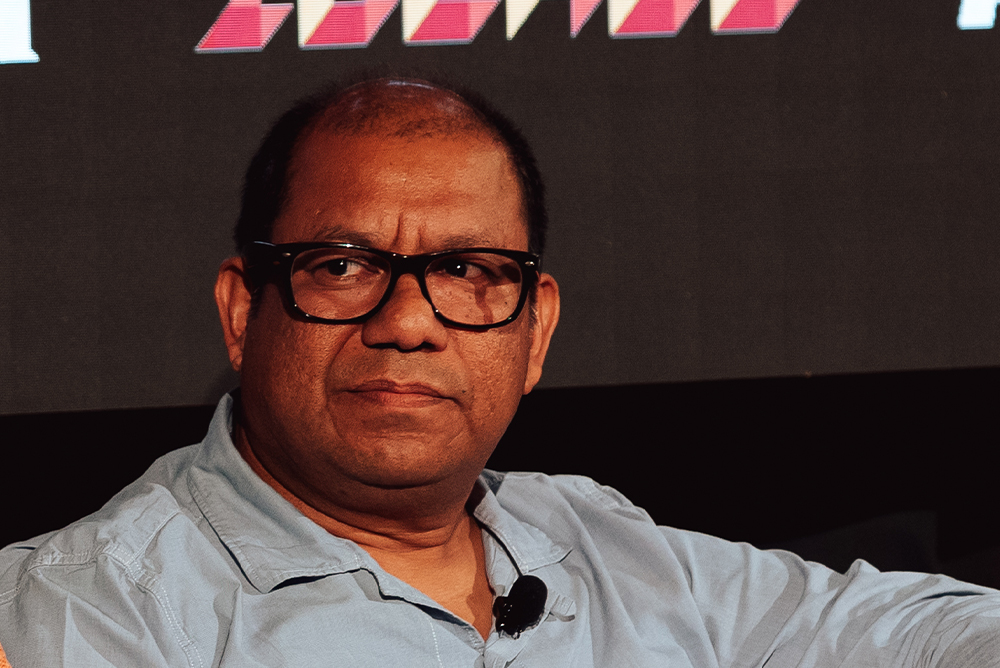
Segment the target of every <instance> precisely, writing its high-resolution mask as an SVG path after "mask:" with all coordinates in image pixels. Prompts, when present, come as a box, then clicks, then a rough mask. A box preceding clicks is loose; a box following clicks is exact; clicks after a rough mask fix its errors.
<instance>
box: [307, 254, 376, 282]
mask: <svg viewBox="0 0 1000 668" xmlns="http://www.w3.org/2000/svg"><path fill="white" fill-rule="evenodd" d="M363 270H364V266H363V265H362V264H361V263H360V262H358V261H356V260H352V259H349V258H346V257H340V258H337V259H335V260H328V261H326V262H323V263H322V264H320V265H318V266H316V267H313V269H312V271H313V272H316V273H325V274H329V275H330V276H340V277H350V276H356V275H358V274H359V273H360V272H361V271H363Z"/></svg>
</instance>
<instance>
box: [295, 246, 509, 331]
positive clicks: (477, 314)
mask: <svg viewBox="0 0 1000 668" xmlns="http://www.w3.org/2000/svg"><path fill="white" fill-rule="evenodd" d="M390 277H391V267H390V264H389V262H388V261H387V260H386V259H385V258H382V257H379V256H378V255H374V254H373V253H369V252H367V251H364V250H359V249H352V248H317V249H313V250H308V251H305V252H303V253H300V254H299V255H298V256H297V257H296V258H295V261H294V263H293V264H292V296H293V298H294V299H295V303H296V304H297V305H298V307H299V308H300V309H302V310H303V311H305V312H306V313H308V314H309V315H312V316H315V317H318V318H325V319H329V320H348V319H350V318H357V317H360V316H363V315H365V314H366V313H368V312H370V311H371V310H372V309H374V308H375V307H376V306H377V305H378V303H379V301H380V300H381V299H382V297H383V296H384V295H385V291H386V289H387V288H388V286H389V281H390ZM424 282H425V283H426V285H427V293H428V295H429V296H430V301H431V303H432V304H433V305H434V308H436V309H437V310H438V312H439V313H440V314H441V315H442V316H444V317H445V318H447V319H448V320H451V321H454V322H456V323H459V324H463V325H493V324H496V323H499V322H502V321H503V320H506V319H507V318H508V317H510V316H511V314H513V313H514V310H515V309H516V308H517V304H518V299H519V297H520V295H521V267H520V265H519V264H518V263H517V261H515V260H512V259H510V258H508V257H505V256H503V255H497V254H494V253H450V254H448V255H443V256H441V257H437V258H434V259H433V260H432V261H431V262H430V264H428V266H427V270H426V271H425V272H424Z"/></svg>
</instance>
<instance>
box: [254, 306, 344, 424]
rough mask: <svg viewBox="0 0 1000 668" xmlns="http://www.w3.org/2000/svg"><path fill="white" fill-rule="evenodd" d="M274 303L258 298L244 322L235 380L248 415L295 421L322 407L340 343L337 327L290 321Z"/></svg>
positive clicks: (323, 407)
mask: <svg viewBox="0 0 1000 668" xmlns="http://www.w3.org/2000/svg"><path fill="white" fill-rule="evenodd" d="M274 306H275V305H274V304H273V303H268V304H265V303H263V302H262V304H261V308H260V309H259V311H258V315H257V317H256V318H255V319H254V320H253V321H251V322H250V324H249V325H248V327H247V338H246V344H245V347H244V353H243V355H244V360H243V368H242V371H241V374H240V375H241V383H242V386H243V392H244V396H245V397H247V399H246V400H247V401H250V402H252V403H253V404H255V405H254V406H253V407H252V408H253V409H255V412H254V414H256V415H286V416H291V418H292V419H290V420H285V422H287V423H289V424H295V423H296V422H300V421H301V420H304V419H305V418H304V416H305V415H306V414H308V413H315V412H316V411H317V410H324V409H325V405H326V376H327V371H328V369H329V367H330V363H331V359H332V358H333V357H334V356H335V354H336V350H337V349H338V345H342V342H338V341H337V340H336V337H335V334H337V333H339V332H337V331H336V330H338V329H339V328H336V327H329V326H317V325H314V324H311V323H303V322H299V321H296V320H293V319H292V318H291V317H290V316H288V315H287V314H285V312H284V309H283V308H281V306H280V303H279V304H278V305H277V308H274ZM278 309H281V310H280V312H279V311H278ZM248 391H250V392H252V396H247V392H248Z"/></svg>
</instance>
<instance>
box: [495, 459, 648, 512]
mask: <svg viewBox="0 0 1000 668" xmlns="http://www.w3.org/2000/svg"><path fill="white" fill-rule="evenodd" d="M485 475H487V476H490V478H489V480H490V482H489V484H490V486H491V487H492V488H493V489H494V491H495V492H496V494H497V498H499V499H500V500H501V503H503V504H504V505H507V504H508V503H509V504H517V503H523V504H546V505H549V504H553V503H555V504H557V505H566V506H567V507H570V508H580V509H582V508H589V509H592V510H603V511H606V512H610V513H616V514H619V515H623V516H626V517H629V518H633V519H636V520H640V521H645V522H650V523H651V522H652V520H651V519H650V517H649V514H648V513H646V511H645V510H643V509H642V508H640V507H638V506H636V505H634V504H633V503H632V502H631V501H629V500H628V498H626V496H625V495H624V494H622V493H621V492H619V491H618V490H616V489H614V488H613V487H608V486H607V485H601V484H599V483H598V482H596V481H594V480H593V479H591V478H588V477H586V476H582V475H546V474H544V473H526V472H510V473H497V472H494V471H487V472H486V473H485Z"/></svg>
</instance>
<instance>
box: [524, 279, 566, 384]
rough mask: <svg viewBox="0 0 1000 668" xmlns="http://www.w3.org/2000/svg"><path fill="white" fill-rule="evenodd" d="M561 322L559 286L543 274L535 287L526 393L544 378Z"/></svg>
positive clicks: (554, 280) (525, 382) (525, 381)
mask: <svg viewBox="0 0 1000 668" xmlns="http://www.w3.org/2000/svg"><path fill="white" fill-rule="evenodd" d="M558 322H559V284H558V283H556V279H554V278H552V277H551V276H549V275H548V274H542V275H541V276H540V277H539V279H538V284H537V285H536V286H535V326H534V328H533V329H532V332H531V352H530V355H529V357H528V375H527V377H526V378H525V379H524V393H525V394H527V393H528V392H531V390H532V389H534V387H535V384H536V383H538V380H539V379H540V378H541V377H542V364H544V362H545V354H546V353H547V352H548V351H549V342H550V341H551V340H552V333H553V332H554V331H556V324H557V323H558Z"/></svg>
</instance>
